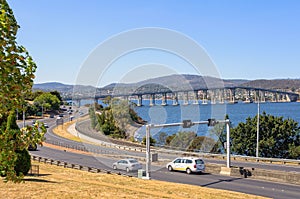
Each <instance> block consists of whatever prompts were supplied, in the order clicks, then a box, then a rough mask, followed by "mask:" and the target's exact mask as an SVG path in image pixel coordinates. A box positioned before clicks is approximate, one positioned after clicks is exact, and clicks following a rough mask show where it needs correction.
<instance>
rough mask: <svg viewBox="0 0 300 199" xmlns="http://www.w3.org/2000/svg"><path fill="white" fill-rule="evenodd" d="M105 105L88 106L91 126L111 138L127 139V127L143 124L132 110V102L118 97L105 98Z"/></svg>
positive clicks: (128, 136)
mask: <svg viewBox="0 0 300 199" xmlns="http://www.w3.org/2000/svg"><path fill="white" fill-rule="evenodd" d="M103 102H104V103H105V104H106V106H105V107H103V106H101V105H99V104H97V103H96V104H94V106H91V107H90V108H89V115H90V120H91V127H92V128H93V129H95V130H97V131H100V132H101V133H103V134H104V135H107V136H110V137H112V138H123V139H129V138H130V135H129V133H128V132H127V131H126V129H127V127H128V126H130V125H136V124H140V125H141V124H145V121H143V120H142V119H141V118H140V117H139V116H138V115H137V113H136V112H135V111H134V110H133V108H132V106H134V105H133V104H129V103H128V101H125V100H120V99H111V98H106V99H105V100H103Z"/></svg>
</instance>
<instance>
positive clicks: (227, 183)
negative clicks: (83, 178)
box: [30, 120, 300, 198]
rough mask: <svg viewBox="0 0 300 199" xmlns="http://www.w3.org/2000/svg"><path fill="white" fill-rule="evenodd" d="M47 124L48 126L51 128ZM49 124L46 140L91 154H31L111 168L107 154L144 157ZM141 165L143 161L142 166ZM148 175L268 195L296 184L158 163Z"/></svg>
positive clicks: (281, 194)
mask: <svg viewBox="0 0 300 199" xmlns="http://www.w3.org/2000/svg"><path fill="white" fill-rule="evenodd" d="M46 122H47V123H48V124H49V126H52V127H53V126H54V125H55V122H54V121H53V120H47V121H46ZM52 127H51V128H52ZM51 128H49V130H48V133H47V134H46V139H47V140H48V142H50V143H51V142H57V143H63V144H64V145H69V146H70V147H75V148H86V149H87V150H88V151H94V152H95V155H83V154H78V153H72V152H69V151H68V150H66V151H64V150H57V149H52V148H49V147H39V148H38V151H31V152H30V153H31V154H33V155H37V156H41V157H46V158H51V159H55V160H61V161H65V162H69V163H73V164H80V165H82V166H89V167H95V168H100V169H107V170H112V169H111V165H112V163H113V162H114V161H116V160H117V159H115V158H114V157H108V156H107V155H113V156H135V157H138V158H144V157H145V153H139V152H133V151H125V150H120V149H116V148H105V147H101V146H97V145H93V144H86V143H79V142H74V141H71V140H67V139H65V138H62V137H59V136H57V135H54V134H53V133H52V129H51ZM159 157H160V158H162V157H163V158H166V159H173V158H175V156H174V155H168V154H159ZM206 162H213V163H224V164H225V161H221V160H211V159H206ZM233 164H234V165H239V166H242V165H245V166H247V167H256V168H259V167H261V168H268V169H270V168H272V169H276V170H286V171H290V170H293V171H297V172H300V168H299V167H297V166H295V167H290V166H282V165H269V164H257V163H242V162H233ZM143 167H144V168H145V165H144V166H143ZM151 168H152V171H151V178H152V179H156V180H163V181H169V182H177V183H185V184H192V185H198V186H203V187H210V188H217V189H225V190H231V191H238V192H243V193H249V194H254V195H260V196H266V197H272V198H299V190H300V186H297V185H290V184H283V183H273V182H267V181H261V180H253V179H250V178H236V177H229V176H221V175H216V174H207V173H206V174H200V175H199V174H194V175H187V174H185V173H181V172H169V171H168V170H167V169H166V168H164V167H162V166H155V165H152V167H151ZM131 174H132V175H133V176H137V173H131Z"/></svg>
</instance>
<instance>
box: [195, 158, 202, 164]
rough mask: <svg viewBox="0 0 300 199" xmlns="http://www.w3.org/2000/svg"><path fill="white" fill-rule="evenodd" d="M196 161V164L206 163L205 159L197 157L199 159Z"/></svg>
mask: <svg viewBox="0 0 300 199" xmlns="http://www.w3.org/2000/svg"><path fill="white" fill-rule="evenodd" d="M195 162H196V164H204V161H203V160H201V159H197V160H195Z"/></svg>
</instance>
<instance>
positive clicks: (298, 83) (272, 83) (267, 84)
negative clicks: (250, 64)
mask: <svg viewBox="0 0 300 199" xmlns="http://www.w3.org/2000/svg"><path fill="white" fill-rule="evenodd" d="M241 86H245V87H255V88H265V89H274V90H276V89H279V90H289V91H292V92H295V91H298V92H299V91H300V79H274V80H253V81H248V82H245V83H243V84H241Z"/></svg>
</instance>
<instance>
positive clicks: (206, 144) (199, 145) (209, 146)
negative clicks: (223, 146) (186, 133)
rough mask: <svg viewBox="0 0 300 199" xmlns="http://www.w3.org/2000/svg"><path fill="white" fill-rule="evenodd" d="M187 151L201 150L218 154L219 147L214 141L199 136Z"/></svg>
mask: <svg viewBox="0 0 300 199" xmlns="http://www.w3.org/2000/svg"><path fill="white" fill-rule="evenodd" d="M187 150H188V151H194V150H199V151H202V152H211V153H216V152H217V151H218V147H217V145H216V141H215V140H214V139H212V138H210V137H206V136H198V137H196V138H194V139H193V141H192V142H191V143H190V145H189V146H188V149H187Z"/></svg>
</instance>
